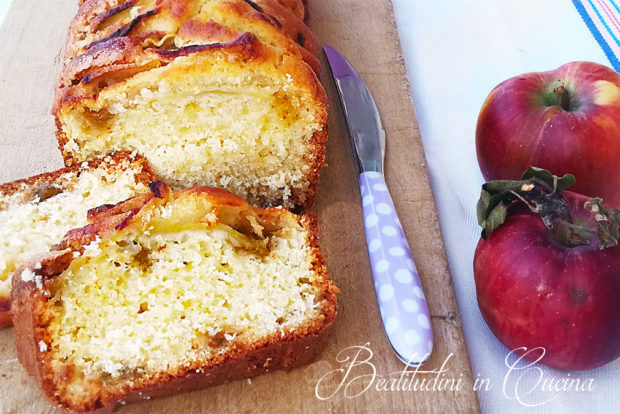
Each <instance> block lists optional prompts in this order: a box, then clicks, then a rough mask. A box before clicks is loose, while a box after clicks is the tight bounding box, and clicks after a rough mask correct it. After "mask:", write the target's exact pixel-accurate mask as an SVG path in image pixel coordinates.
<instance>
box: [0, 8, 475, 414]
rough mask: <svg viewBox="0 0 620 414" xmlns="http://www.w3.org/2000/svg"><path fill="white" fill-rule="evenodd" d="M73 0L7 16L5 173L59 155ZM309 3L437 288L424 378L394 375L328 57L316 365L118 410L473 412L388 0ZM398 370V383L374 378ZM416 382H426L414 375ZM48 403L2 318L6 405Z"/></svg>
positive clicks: (0, 113) (2, 79)
mask: <svg viewBox="0 0 620 414" xmlns="http://www.w3.org/2000/svg"><path fill="white" fill-rule="evenodd" d="M77 3H78V2H77V0H53V1H40V0H14V1H13V5H12V7H11V9H10V11H9V13H8V15H7V17H6V20H5V22H4V24H3V25H2V26H1V27H0V51H2V53H1V54H0V181H1V182H4V181H9V180H13V179H17V178H23V177H27V176H29V175H32V174H35V173H40V172H43V171H49V170H53V169H56V168H59V167H61V166H62V162H61V157H60V154H59V152H58V150H57V147H56V141H55V138H54V125H53V119H52V117H51V115H50V110H51V105H52V96H53V85H54V83H55V81H56V78H57V76H58V74H59V70H60V64H61V57H62V53H63V47H64V41H65V36H66V31H67V27H68V24H69V21H70V19H71V17H72V16H73V15H74V14H75V12H76V9H77ZM309 7H310V13H311V26H312V28H313V29H314V30H315V32H316V33H317V34H318V36H319V38H320V39H321V41H322V42H323V43H324V44H329V45H331V46H333V47H335V48H337V49H338V50H339V51H341V52H342V53H343V54H344V55H345V56H347V57H348V58H349V60H350V61H351V62H352V63H353V65H354V66H355V67H356V68H357V69H358V71H359V72H360V74H361V75H362V77H363V78H364V79H365V81H366V83H367V84H368V87H369V88H370V90H371V92H372V93H373V95H374V97H375V100H376V101H377V104H378V106H379V109H380V112H381V115H382V119H383V122H384V127H385V130H386V134H387V155H386V171H385V174H386V178H387V182H388V186H389V187H390V189H391V192H392V195H393V198H394V203H395V206H396V209H397V210H398V213H399V215H400V219H401V222H402V224H403V228H404V230H405V233H406V235H407V238H408V239H409V242H410V245H411V248H412V251H413V255H414V259H415V262H416V264H417V266H418V270H419V273H420V277H421V279H422V284H423V286H424V290H425V292H426V296H427V299H428V302H429V308H430V312H431V315H432V325H433V329H434V332H435V348H434V351H433V356H432V358H431V360H430V362H428V363H427V364H426V365H425V366H424V367H422V368H420V372H418V373H415V375H414V374H411V373H410V374H406V375H404V376H403V378H405V379H407V378H409V379H414V380H417V382H415V381H410V382H409V383H406V382H404V383H403V382H401V383H400V388H397V385H398V384H397V382H396V381H397V380H398V379H399V378H400V377H401V372H402V370H403V368H404V366H403V364H402V363H400V362H399V361H398V359H397V358H396V357H395V356H394V355H393V353H392V351H391V350H390V347H389V344H388V342H387V340H386V338H385V336H384V333H383V327H382V325H381V320H380V317H379V312H378V307H377V302H376V299H375V293H374V289H373V284H372V279H371V274H370V269H369V264H368V257H367V253H366V245H365V239H364V231H363V227H362V213H361V200H360V195H359V190H358V187H357V174H356V171H355V166H354V163H353V158H352V154H351V149H350V145H349V142H348V139H347V135H346V134H347V132H346V126H345V124H344V120H343V117H342V112H341V109H340V106H339V104H338V98H337V95H336V94H335V91H334V88H333V84H332V81H331V76H330V74H329V69H327V68H326V63H325V61H324V60H323V65H324V70H323V84H324V85H325V87H326V89H327V92H328V95H329V98H330V102H331V112H330V120H329V128H330V134H329V142H328V155H327V161H328V163H329V166H328V167H327V168H325V169H323V172H322V177H321V183H320V188H319V197H318V200H317V202H316V204H315V206H314V210H315V211H316V212H317V214H318V217H319V222H320V228H319V230H320V241H321V247H322V250H323V253H324V255H325V257H326V261H327V265H328V268H329V271H330V273H331V276H332V278H333V279H334V280H335V282H336V284H337V285H338V287H339V288H340V290H341V293H340V295H339V303H340V307H339V314H338V317H337V319H336V322H335V324H334V327H333V330H332V334H331V337H330V340H329V344H328V346H327V348H326V349H325V350H324V352H323V353H322V354H321V355H320V356H319V358H318V359H317V360H316V361H315V362H314V363H312V364H311V365H309V366H307V367H304V368H301V369H297V370H294V371H291V372H289V373H286V372H274V373H270V374H267V375H264V376H261V377H257V378H254V379H253V380H252V381H239V382H234V383H230V384H225V385H221V386H218V387H215V388H210V389H206V390H202V391H198V392H193V393H188V394H181V395H177V396H173V397H169V398H165V399H160V400H152V401H144V402H142V403H139V404H135V405H130V406H126V407H124V408H123V409H121V410H120V411H119V412H120V413H123V414H128V413H145V412H148V413H169V412H174V413H198V412H200V413H207V412H242V413H271V412H273V413H298V412H299V413H413V412H416V413H475V412H479V407H478V402H477V399H476V395H475V392H474V391H473V379H472V374H471V369H470V366H469V359H468V356H467V350H466V347H465V342H464V339H463V332H462V327H461V321H460V318H459V314H458V309H457V306H456V302H455V298H454V292H453V289H452V283H451V280H450V274H449V272H448V266H447V261H446V257H445V252H444V248H443V242H442V239H441V233H440V230H439V224H438V221H437V214H436V210H435V205H434V200H433V196H432V193H431V189H430V185H429V180H428V175H427V170H426V165H425V159H424V152H423V148H422V143H421V141H420V134H419V131H418V127H417V123H416V119H415V112H414V109H413V105H412V102H411V98H410V90H409V84H408V81H407V77H406V72H405V68H404V63H403V60H402V57H401V49H400V43H399V40H398V36H397V33H396V28H395V23H394V19H393V11H392V5H391V2H390V1H389V0H309ZM366 344H368V345H367V347H368V349H369V350H371V351H372V357H371V358H370V359H369V360H368V362H365V363H361V362H360V363H359V364H357V365H355V366H352V367H351V368H350V370H349V367H348V366H347V363H350V362H351V360H352V359H353V358H354V356H355V352H356V350H357V351H359V352H360V353H359V354H358V361H360V360H366V359H368V358H369V354H368V351H365V350H360V349H359V348H351V347H359V346H363V345H366ZM347 348H349V349H348V350H347ZM339 355H340V357H339ZM346 357H349V360H348V362H347V361H345V359H346ZM371 363H372V365H371ZM422 371H435V373H432V372H431V373H424V372H422ZM438 371H442V372H439V373H437V372H438ZM373 372H375V375H374V376H373V375H372V374H373ZM390 378H391V379H392V380H393V381H392V382H391V383H382V382H380V380H381V379H390ZM422 380H426V383H424V384H422ZM442 380H443V382H442ZM433 381H435V382H434V387H433ZM317 384H318V387H317ZM416 384H417V386H418V387H420V386H422V385H425V388H424V389H422V390H420V389H417V390H416V389H413V386H414V385H416ZM442 384H444V385H445V386H442ZM450 384H452V386H450ZM459 384H460V386H459ZM390 385H392V386H393V387H395V388H393V389H390V388H389V387H390ZM347 386H348V388H347ZM378 386H379V387H378ZM386 386H387V387H388V389H385V387H386ZM457 388H458V389H457ZM317 390H318V391H317ZM317 392H318V395H319V396H321V397H322V398H323V399H319V398H318V397H317ZM332 394H333V396H331V397H330V395H332ZM327 397H330V398H327ZM50 412H56V410H55V409H54V408H53V407H51V406H50V405H49V404H48V403H47V402H46V401H45V400H44V399H43V398H42V397H41V394H40V392H39V390H38V389H37V388H36V387H35V386H34V383H33V382H32V381H31V380H30V379H29V378H28V377H27V376H26V374H25V372H24V371H23V369H22V367H21V366H20V365H19V363H18V362H17V358H16V354H15V345H14V340H13V336H12V331H11V329H4V330H0V413H50Z"/></svg>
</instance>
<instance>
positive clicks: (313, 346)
mask: <svg viewBox="0 0 620 414" xmlns="http://www.w3.org/2000/svg"><path fill="white" fill-rule="evenodd" d="M151 189H152V190H153V194H145V195H141V196H138V197H136V198H134V199H130V200H127V201H125V202H122V203H119V204H117V205H116V206H113V207H108V208H104V209H102V210H99V211H95V212H94V214H93V215H92V220H93V223H91V224H90V225H89V226H87V227H85V228H83V229H78V230H73V231H71V232H69V233H68V234H67V236H65V238H64V239H63V242H62V243H61V244H60V245H59V246H56V248H55V249H56V250H53V251H51V252H50V253H48V254H47V255H44V256H41V257H37V258H36V259H33V261H32V262H30V263H29V264H28V265H26V266H24V267H23V268H22V269H20V270H19V271H18V272H16V273H15V275H14V276H13V290H12V300H13V303H14V307H13V320H14V326H15V328H14V329H15V335H16V338H17V339H16V342H17V348H18V358H19V360H20V362H21V363H22V364H23V365H24V367H25V368H26V370H27V372H28V374H29V375H31V376H33V377H34V378H35V380H36V381H37V383H38V384H39V385H40V387H41V389H42V390H43V392H44V394H45V396H46V398H48V399H49V400H50V401H51V402H52V403H53V404H55V405H56V406H57V407H58V408H60V409H62V410H64V411H67V412H86V411H92V410H106V411H107V410H110V409H112V408H113V407H115V406H118V405H119V404H125V403H129V402H135V401H139V400H141V399H149V398H152V397H161V396H165V395H170V394H174V393H179V392H185V391H192V390H196V389H200V388H204V387H208V386H212V385H217V384H221V383H224V382H228V381H232V380H237V379H242V378H249V377H252V376H255V375H259V374H262V373H265V372H268V371H270V370H278V369H286V370H289V369H292V368H295V367H298V366H301V365H304V364H306V363H308V362H310V361H311V360H312V359H313V358H314V357H315V356H316V355H317V354H318V353H319V352H320V350H321V349H322V347H323V345H324V344H325V341H326V339H327V335H328V332H329V329H330V327H331V325H332V323H333V321H334V319H335V317H336V312H337V300H336V293H337V292H338V289H337V288H336V287H335V285H334V284H333V283H332V282H331V281H330V280H329V275H328V273H327V268H326V266H325V261H324V259H323V256H322V255H321V252H320V250H319V246H318V238H317V223H316V217H315V216H314V215H307V216H303V217H301V218H298V217H297V216H294V215H293V214H291V213H290V212H288V211H286V210H284V209H279V208H272V209H267V210H261V209H258V208H256V207H252V206H250V205H249V204H247V203H246V202H245V201H243V200H242V199H241V198H239V197H237V196H236V195H233V194H231V193H229V192H227V191H224V190H220V189H215V188H210V187H198V188H192V189H187V190H178V191H175V192H170V191H169V190H168V189H167V187H165V186H163V185H162V184H153V185H152V186H151ZM195 196H198V197H204V198H207V199H208V200H209V201H210V202H211V203H212V204H213V205H216V206H218V207H220V208H223V207H237V208H239V209H241V211H244V212H247V211H252V212H254V213H255V214H256V215H257V217H258V218H259V221H261V222H262V223H263V224H267V225H268V223H269V222H274V221H276V220H294V221H297V222H299V223H300V224H301V225H302V226H303V227H304V228H305V229H306V231H307V234H308V236H307V240H306V241H307V245H308V246H309V252H310V254H311V256H312V264H311V266H312V270H313V272H314V273H315V274H316V275H317V277H318V280H320V289H321V292H322V297H321V298H320V300H321V301H322V306H321V314H320V315H319V316H318V317H316V318H314V319H313V320H311V321H309V322H308V323H306V324H305V325H303V326H297V327H295V328H294V329H289V330H286V331H284V332H283V333H280V332H277V333H274V334H272V335H269V336H267V337H264V338H262V339H260V340H258V341H256V342H255V343H253V344H252V345H251V346H245V347H244V346H241V345H233V346H232V347H231V348H230V349H229V350H227V351H226V352H224V353H222V354H218V355H216V356H214V357H212V359H211V360H209V361H208V362H207V361H195V362H192V363H191V364H189V365H188V366H184V367H177V368H172V369H170V370H168V371H167V372H160V373H158V374H155V375H153V376H151V377H149V378H137V379H135V380H134V381H133V382H131V383H127V384H123V385H121V386H117V387H108V388H105V387H103V386H102V385H98V386H97V385H96V384H92V387H93V390H94V391H93V392H94V393H96V395H95V397H94V398H92V399H88V400H79V401H76V399H75V397H73V396H68V395H62V393H59V392H58V387H57V384H56V383H55V381H57V379H55V378H58V375H59V374H58V373H55V372H52V366H53V364H52V363H51V362H52V358H53V356H52V355H50V354H51V353H50V352H43V351H44V350H43V351H42V350H41V349H40V347H39V345H38V344H39V343H40V341H44V342H45V343H50V342H51V341H50V340H51V338H49V336H48V334H47V332H46V331H45V326H46V324H47V321H45V320H43V317H44V316H43V315H45V314H46V313H45V306H46V301H47V298H46V297H45V295H44V293H43V292H44V291H45V289H46V286H48V283H51V282H52V280H51V279H53V278H54V277H55V276H57V275H59V274H61V273H62V272H63V271H64V270H65V269H66V268H67V267H68V266H69V265H70V263H71V261H72V260H73V252H74V251H80V250H81V249H83V246H84V244H85V243H88V242H89V241H90V240H92V239H93V238H95V237H100V238H101V239H104V238H105V237H107V236H108V235H111V234H113V233H114V232H116V231H118V229H119V228H124V227H126V226H137V228H140V226H144V225H145V224H143V223H142V218H141V217H143V216H144V215H147V214H149V212H151V211H153V210H154V209H155V208H156V207H157V206H159V205H160V204H162V203H165V202H166V200H169V199H171V198H174V199H177V198H180V197H195ZM141 223H142V224H141ZM35 263H40V264H41V269H40V270H36V269H35ZM24 269H29V270H30V271H33V272H35V274H36V275H37V276H40V277H41V280H40V281H39V283H41V285H42V286H41V287H40V288H37V287H36V282H35V281H24V280H22V278H21V277H20V274H21V272H22V271H23V270H24ZM63 375H66V376H67V378H71V377H72V376H73V375H79V373H76V372H74V371H72V369H69V370H68V371H67V372H65V373H64V374H63Z"/></svg>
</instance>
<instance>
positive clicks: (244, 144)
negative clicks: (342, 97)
mask: <svg viewBox="0 0 620 414" xmlns="http://www.w3.org/2000/svg"><path fill="white" fill-rule="evenodd" d="M282 3H284V4H287V3H295V2H282ZM282 3H280V2H278V1H277V0H261V1H256V2H253V1H249V0H198V1H190V0H175V1H173V0H162V1H154V0H151V1H147V0H144V1H125V2H123V1H118V0H89V1H86V2H84V3H83V4H82V6H81V7H80V10H79V12H78V15H77V16H76V18H75V19H74V21H73V22H72V24H71V27H70V30H69V33H70V34H69V41H68V44H67V52H66V57H65V67H64V69H63V73H62V76H61V79H60V81H59V84H58V87H57V90H56V99H55V105H54V109H53V112H54V115H55V117H56V124H57V138H58V142H59V147H60V150H61V152H62V155H63V157H64V160H65V163H66V164H67V165H73V164H76V163H80V162H82V161H84V160H88V159H90V158H92V157H97V156H99V155H101V154H102V153H106V152H108V151H115V150H116V151H118V150H128V151H137V152H138V153H140V154H142V155H144V156H145V157H146V158H147V159H148V160H149V162H150V163H151V165H152V166H153V169H154V171H155V173H156V174H157V175H158V176H160V177H161V179H162V180H163V181H164V182H166V183H167V184H168V185H169V186H171V187H173V188H187V187H194V186H202V185H209V186H216V187H219V188H224V189H227V190H229V191H232V192H233V193H235V194H237V195H239V196H241V197H242V198H244V199H246V200H247V201H248V202H250V203H251V204H255V205H261V206H274V205H284V206H286V207H289V208H295V207H300V208H308V207H309V206H310V205H311V204H312V202H313V200H314V197H315V194H316V190H317V185H318V178H319V170H320V168H321V166H322V165H323V164H324V160H325V141H326V139H327V97H326V94H325V91H324V89H323V87H322V86H321V84H320V82H319V79H318V77H317V73H318V71H319V70H320V66H319V63H318V60H317V57H316V53H317V52H318V41H317V39H316V36H314V34H313V33H312V32H311V31H310V29H309V28H308V27H307V26H306V25H305V23H304V22H303V21H302V20H300V19H299V18H298V17H297V16H296V15H295V14H294V12H293V11H292V10H291V9H289V8H287V7H286V6H285V5H283V4H282ZM302 7H303V6H302ZM298 11H299V10H298Z"/></svg>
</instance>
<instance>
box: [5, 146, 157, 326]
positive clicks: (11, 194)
mask: <svg viewBox="0 0 620 414" xmlns="http://www.w3.org/2000/svg"><path fill="white" fill-rule="evenodd" d="M152 180H156V177H155V175H154V174H153V173H152V171H151V167H150V166H149V165H148V163H147V161H146V160H145V159H144V158H142V157H140V156H138V155H131V154H128V153H116V154H113V155H111V156H107V157H104V158H101V159H96V160H93V161H91V162H85V163H83V164H81V165H78V166H75V167H71V168H64V169H62V170H58V171H54V172H49V173H45V174H41V175H37V176H34V177H30V178H27V179H24V180H18V181H13V182H10V183H6V184H2V185H0V327H3V326H7V325H9V324H10V299H9V296H10V291H11V275H12V274H13V272H14V271H15V270H16V269H17V268H18V267H19V266H21V265H22V264H23V262H24V261H25V260H27V259H29V258H30V257H31V256H32V255H34V254H37V253H42V252H46V251H48V250H49V248H50V247H51V246H52V244H54V243H58V241H59V240H60V239H61V238H62V236H63V235H64V234H65V233H66V232H67V231H69V230H70V229H73V228H76V227H80V226H84V225H86V224H87V223H88V220H87V217H86V213H87V211H88V210H89V209H92V208H93V207H97V206H99V205H102V204H106V203H117V202H119V201H121V200H125V199H127V198H129V197H133V196H135V195H137V194H140V193H144V192H148V183H149V182H150V181H152Z"/></svg>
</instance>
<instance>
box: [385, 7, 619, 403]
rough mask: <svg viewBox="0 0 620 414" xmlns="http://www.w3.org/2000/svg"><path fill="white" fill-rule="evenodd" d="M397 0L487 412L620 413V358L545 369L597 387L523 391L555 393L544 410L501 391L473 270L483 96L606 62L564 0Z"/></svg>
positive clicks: (536, 396)
mask: <svg viewBox="0 0 620 414" xmlns="http://www.w3.org/2000/svg"><path fill="white" fill-rule="evenodd" d="M393 3H394V8H395V13H396V20H397V24H398V30H399V34H400V38H401V42H402V46H403V52H404V56H405V61H406V64H407V70H408V74H409V79H410V82H411V87H412V91H413V99H414V104H415V108H416V113H417V120H418V124H419V126H420V133H421V135H422V141H423V144H424V150H425V153H426V158H427V161H428V168H429V171H430V177H431V183H432V187H433V192H434V196H435V200H436V203H437V209H438V213H439V221H440V224H441V229H442V233H443V237H444V242H445V246H446V251H447V255H448V262H449V265H450V271H451V273H452V279H453V281H454V287H455V291H456V296H457V300H458V305H459V310H460V313H461V318H462V321H463V327H464V331H465V338H466V342H467V346H468V350H469V355H470V359H471V364H472V368H473V374H474V379H476V378H478V377H479V378H489V379H490V384H491V389H490V390H489V391H479V392H478V397H479V401H480V406H481V408H482V411H483V413H502V414H507V413H618V412H620V392H618V391H619V386H620V381H619V378H620V361H615V362H613V363H611V364H609V365H607V366H605V367H602V368H599V369H596V370H591V371H584V372H570V373H568V372H562V371H555V370H552V369H549V368H546V367H541V368H542V370H543V373H544V376H545V378H567V375H568V374H570V378H579V379H582V380H583V381H584V382H585V381H586V380H587V379H588V378H593V382H592V384H593V391H584V392H575V391H567V392H563V391H561V392H548V391H541V390H540V389H541V387H542V383H541V384H539V387H537V388H536V390H535V391H533V392H532V393H531V394H529V395H527V396H524V397H523V400H524V402H526V403H527V402H531V403H540V402H544V401H546V400H549V399H552V401H549V402H548V403H546V404H542V405H540V406H538V407H526V406H525V405H523V404H521V403H519V402H518V401H516V400H514V399H510V398H508V397H507V396H506V395H504V392H503V382H504V379H505V377H506V375H507V373H508V367H507V366H506V365H505V358H506V355H507V353H508V351H507V349H506V348H504V347H503V346H502V345H501V344H500V342H499V341H498V340H497V339H496V338H495V336H494V335H493V334H492V333H491V331H490V330H489V329H488V327H487V325H486V323H485V322H484V320H483V319H482V316H481V314H480V312H479V310H478V306H477V303H476V292H475V285H474V279H473V268H472V263H473V256H474V250H475V247H476V244H477V242H478V239H479V235H480V230H479V228H478V225H477V221H476V216H475V205H476V202H477V199H478V196H479V195H480V186H481V184H482V182H483V178H482V176H481V174H480V171H479V168H478V163H477V159H476V151H475V126H476V121H477V117H478V113H479V111H480V108H481V106H482V103H483V102H484V99H485V98H486V96H487V95H488V93H489V92H490V91H491V89H492V88H493V87H494V86H496V85H497V84H498V83H500V82H501V81H503V80H504V79H507V78H510V77H512V76H516V75H518V74H521V73H525V72H531V71H543V70H550V69H554V68H556V67H558V66H560V65H562V64H564V63H566V62H569V61H575V60H589V61H594V62H598V63H602V64H605V65H608V66H609V61H608V60H607V59H606V57H605V55H604V53H603V51H602V49H601V48H600V47H599V45H598V44H597V43H596V41H595V39H594V38H593V36H592V35H591V34H590V32H589V31H588V29H587V27H586V25H585V24H584V23H583V22H582V20H581V18H580V16H579V14H578V12H577V10H576V9H575V7H574V6H573V4H572V3H571V2H569V1H567V0H512V1H511V0H469V1H448V0H432V1H428V0H393ZM388 145H389V137H388ZM592 346H596V344H592ZM511 361H512V360H511ZM533 374H534V372H530V374H529V375H528V376H527V378H522V380H521V381H522V383H521V386H522V389H523V390H525V389H526V388H527V387H531V386H534V385H535V376H534V375H533ZM515 378H516V377H515V376H513V375H512V374H511V375H510V376H509V378H508V381H507V384H508V385H511V386H510V387H507V392H506V394H507V395H508V396H510V397H514V380H515ZM522 393H523V391H522Z"/></svg>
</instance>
